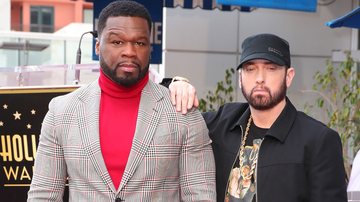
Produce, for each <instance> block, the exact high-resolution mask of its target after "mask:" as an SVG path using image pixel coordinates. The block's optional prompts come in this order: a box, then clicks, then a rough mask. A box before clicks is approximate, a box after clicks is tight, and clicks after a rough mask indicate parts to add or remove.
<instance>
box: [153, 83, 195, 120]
mask: <svg viewBox="0 0 360 202" xmlns="http://www.w3.org/2000/svg"><path fill="white" fill-rule="evenodd" d="M160 84H161V85H163V86H165V87H167V88H169V90H170V93H171V102H172V104H173V105H174V106H176V111H178V112H180V111H181V112H182V114H186V113H187V111H188V110H189V109H191V108H193V107H198V106H199V99H198V97H197V95H196V89H195V87H194V86H192V85H191V84H190V83H189V80H187V79H186V78H183V77H174V78H173V79H170V78H165V79H163V81H162V82H161V83H160Z"/></svg>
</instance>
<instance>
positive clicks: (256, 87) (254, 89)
mask: <svg viewBox="0 0 360 202" xmlns="http://www.w3.org/2000/svg"><path fill="white" fill-rule="evenodd" d="M257 90H265V91H266V92H268V93H270V89H269V88H268V87H266V86H255V87H254V88H253V89H251V94H253V93H254V92H255V91H257Z"/></svg>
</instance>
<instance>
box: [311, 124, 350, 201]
mask: <svg viewBox="0 0 360 202" xmlns="http://www.w3.org/2000/svg"><path fill="white" fill-rule="evenodd" d="M314 146H315V147H316V148H315V149H314V153H313V154H312V155H313V157H310V158H312V160H311V161H310V165H308V166H309V177H308V180H309V183H310V188H309V190H310V193H311V201H312V202H322V201H327V202H347V193H346V182H345V178H346V174H345V169H344V162H343V155H342V146H341V141H340V137H339V135H338V134H337V133H336V132H335V131H333V130H330V129H328V128H326V129H325V131H323V134H322V135H321V139H320V141H317V144H316V145H314Z"/></svg>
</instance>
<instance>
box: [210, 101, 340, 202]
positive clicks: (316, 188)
mask: <svg viewBox="0 0 360 202" xmlns="http://www.w3.org/2000/svg"><path fill="white" fill-rule="evenodd" d="M286 101H287V102H286V106H285V108H284V110H283V111H282V113H281V114H280V116H279V117H278V118H277V119H276V121H275V122H274V124H273V125H272V126H271V128H270V129H269V130H268V132H267V133H266V135H265V138H264V140H263V142H262V144H261V147H260V151H259V157H258V167H257V179H256V180H257V199H258V202H305V201H307V202H347V193H346V180H345V179H346V177H345V176H346V175H345V169H344V164H343V156H342V146H341V140H340V137H339V135H338V133H337V132H335V131H333V130H331V129H330V128H328V127H326V126H325V125H324V124H323V123H321V122H319V121H317V120H315V119H313V118H311V117H309V116H307V115H306V114H304V113H302V112H298V111H297V110H296V109H295V107H294V106H293V105H292V104H291V102H290V101H289V99H286ZM203 116H204V119H205V121H206V123H207V126H208V128H209V133H210V138H211V139H212V141H213V143H212V146H213V151H214V155H215V163H216V181H217V201H219V202H220V201H224V197H225V192H226V187H227V181H228V177H229V174H230V171H231V169H232V165H233V163H234V161H235V158H236V157H237V153H238V150H239V147H240V142H241V137H242V133H243V129H245V125H246V123H247V120H248V118H249V116H250V110H249V106H248V104H245V103H229V104H225V105H224V106H222V107H221V108H220V109H219V110H218V111H217V112H207V113H204V114H203Z"/></svg>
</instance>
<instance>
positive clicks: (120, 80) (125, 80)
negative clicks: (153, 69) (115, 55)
mask: <svg viewBox="0 0 360 202" xmlns="http://www.w3.org/2000/svg"><path fill="white" fill-rule="evenodd" d="M99 60H100V61H99V62H100V67H101V69H102V71H103V73H104V74H105V75H106V76H107V77H108V78H110V79H111V80H112V81H114V82H115V83H117V84H119V85H121V86H125V87H131V86H133V85H135V84H136V83H138V82H139V81H140V80H142V79H143V78H144V77H145V76H146V74H147V73H148V71H149V65H150V64H147V66H146V67H145V68H144V69H143V70H142V69H141V67H140V66H137V68H138V69H139V75H138V77H134V78H131V77H129V76H127V75H126V76H125V77H117V75H116V70H117V68H119V67H118V66H117V67H115V68H114V69H113V70H112V69H111V68H110V67H109V65H107V64H106V62H105V61H104V60H103V59H102V58H101V57H100V58H99Z"/></svg>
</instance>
